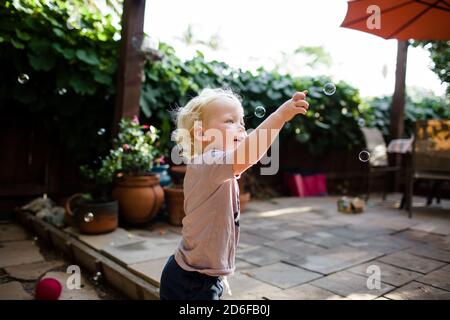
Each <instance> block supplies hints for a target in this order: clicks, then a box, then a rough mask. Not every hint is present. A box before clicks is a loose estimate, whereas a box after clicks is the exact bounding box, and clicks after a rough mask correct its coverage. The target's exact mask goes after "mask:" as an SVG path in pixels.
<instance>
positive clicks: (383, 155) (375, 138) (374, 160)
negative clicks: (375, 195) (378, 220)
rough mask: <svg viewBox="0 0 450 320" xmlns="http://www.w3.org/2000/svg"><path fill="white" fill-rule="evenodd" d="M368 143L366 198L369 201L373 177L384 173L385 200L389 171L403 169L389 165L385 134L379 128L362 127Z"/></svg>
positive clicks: (393, 171)
mask: <svg viewBox="0 0 450 320" xmlns="http://www.w3.org/2000/svg"><path fill="white" fill-rule="evenodd" d="M361 131H362V133H363V136H364V140H365V143H366V148H367V151H368V152H369V153H370V158H369V170H368V172H367V193H366V197H365V200H366V202H368V201H369V197H370V192H371V188H372V184H373V178H374V177H375V176H379V175H380V174H383V175H384V176H385V177H386V179H385V186H384V188H383V201H384V200H386V193H387V189H388V187H389V184H388V183H389V179H387V178H388V175H389V173H395V172H397V171H399V170H400V169H401V167H400V166H389V162H388V156H387V148H386V142H385V141H384V138H383V135H382V134H381V132H380V130H378V129H377V128H361Z"/></svg>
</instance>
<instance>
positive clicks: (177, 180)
mask: <svg viewBox="0 0 450 320" xmlns="http://www.w3.org/2000/svg"><path fill="white" fill-rule="evenodd" d="M186 169H187V166H186V165H180V166H172V167H171V168H170V170H169V174H170V176H171V177H172V181H173V183H174V184H175V185H177V186H179V185H183V180H184V176H185V175H186Z"/></svg>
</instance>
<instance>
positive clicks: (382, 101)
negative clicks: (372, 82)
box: [363, 88, 450, 141]
mask: <svg viewBox="0 0 450 320" xmlns="http://www.w3.org/2000/svg"><path fill="white" fill-rule="evenodd" d="M391 101H392V97H388V96H384V97H377V98H371V99H367V103H366V104H365V106H364V107H363V114H364V117H363V118H364V120H365V122H366V125H367V126H369V127H377V128H378V129H380V131H381V132H382V133H383V135H384V138H385V140H386V141H389V117H390V112H391ZM427 119H450V108H449V107H448V103H447V102H446V101H445V99H444V98H443V97H437V96H435V95H434V94H431V93H427V92H423V90H417V89H413V88H408V90H407V96H406V101H405V132H404V137H405V138H406V137H411V136H412V134H413V130H414V122H415V121H416V120H427Z"/></svg>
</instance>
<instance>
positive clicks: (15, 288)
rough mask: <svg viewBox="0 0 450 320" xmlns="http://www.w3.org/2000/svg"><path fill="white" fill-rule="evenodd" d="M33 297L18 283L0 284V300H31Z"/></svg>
mask: <svg viewBox="0 0 450 320" xmlns="http://www.w3.org/2000/svg"><path fill="white" fill-rule="evenodd" d="M31 299H33V296H32V295H30V294H29V293H28V292H26V291H25V290H24V289H23V286H22V284H21V283H20V282H18V281H10V282H7V283H3V284H0V300H31Z"/></svg>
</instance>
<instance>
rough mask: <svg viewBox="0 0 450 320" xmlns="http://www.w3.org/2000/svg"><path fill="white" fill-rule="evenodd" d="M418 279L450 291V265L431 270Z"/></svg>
mask: <svg viewBox="0 0 450 320" xmlns="http://www.w3.org/2000/svg"><path fill="white" fill-rule="evenodd" d="M416 281H417V282H421V283H425V284H428V285H431V286H433V287H438V288H440V289H444V290H447V291H450V265H446V266H445V267H443V268H441V269H438V270H435V271H433V272H430V273H428V274H426V275H424V276H422V277H420V278H418V279H416Z"/></svg>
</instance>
